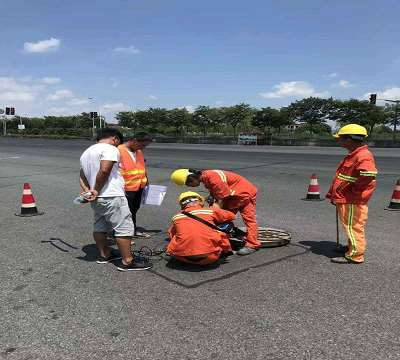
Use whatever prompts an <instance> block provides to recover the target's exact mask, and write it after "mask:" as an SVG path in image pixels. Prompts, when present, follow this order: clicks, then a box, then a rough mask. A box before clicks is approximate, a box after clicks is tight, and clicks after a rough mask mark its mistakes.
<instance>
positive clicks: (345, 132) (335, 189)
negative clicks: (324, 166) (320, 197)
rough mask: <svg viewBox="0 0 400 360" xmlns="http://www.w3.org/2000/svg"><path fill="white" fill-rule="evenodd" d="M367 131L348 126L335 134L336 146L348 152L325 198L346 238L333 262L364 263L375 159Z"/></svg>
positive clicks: (375, 171) (373, 187)
mask: <svg viewBox="0 0 400 360" xmlns="http://www.w3.org/2000/svg"><path fill="white" fill-rule="evenodd" d="M367 136H368V134H367V129H366V128H365V127H363V126H360V125H357V124H349V125H346V126H343V127H342V128H341V129H339V131H338V133H337V134H335V135H334V137H335V138H337V140H338V142H339V145H340V146H341V147H344V148H345V149H347V151H348V152H349V153H348V155H347V156H345V158H344V159H343V161H342V162H341V163H340V164H339V167H338V169H337V170H336V176H335V178H334V179H333V182H332V185H331V187H330V189H329V192H328V194H327V195H326V197H327V198H328V199H330V200H331V202H332V204H334V205H336V211H337V213H338V216H339V219H340V221H341V223H342V225H343V227H344V229H345V231H346V234H347V237H348V246H347V247H345V251H344V254H343V257H335V258H333V259H331V261H332V262H335V263H340V264H349V263H351V264H361V263H363V262H364V253H365V248H366V240H365V233H364V227H365V224H366V223H367V219H368V205H367V203H368V201H369V199H370V198H371V196H372V194H373V192H374V191H375V188H376V175H377V173H378V172H377V170H376V166H375V160H374V156H373V155H372V153H371V152H370V151H369V149H368V146H367V145H366V144H365V143H364V141H365V138H366V137H367Z"/></svg>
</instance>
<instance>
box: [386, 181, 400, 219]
mask: <svg viewBox="0 0 400 360" xmlns="http://www.w3.org/2000/svg"><path fill="white" fill-rule="evenodd" d="M385 210H392V211H399V210H400V179H398V180H397V182H396V185H395V187H394V190H393V195H392V198H391V200H390V204H389V205H388V206H387V207H386V208H385Z"/></svg>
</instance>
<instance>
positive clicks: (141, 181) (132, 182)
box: [118, 132, 153, 238]
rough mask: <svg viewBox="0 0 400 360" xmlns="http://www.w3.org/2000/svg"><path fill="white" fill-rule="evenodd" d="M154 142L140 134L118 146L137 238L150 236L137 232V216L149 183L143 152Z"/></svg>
mask: <svg viewBox="0 0 400 360" xmlns="http://www.w3.org/2000/svg"><path fill="white" fill-rule="evenodd" d="M152 141H153V138H152V137H151V136H150V135H149V134H147V133H145V132H140V133H137V134H136V135H132V136H124V143H123V144H121V145H119V146H118V150H119V153H120V155H121V158H120V162H119V167H120V172H121V175H122V176H123V178H124V181H125V195H126V198H127V200H128V205H129V209H130V211H131V214H132V220H133V224H134V225H135V237H142V238H148V237H150V235H149V234H147V233H145V232H141V231H138V230H137V226H136V214H137V212H138V210H139V208H140V204H141V200H142V194H143V189H144V188H145V187H146V185H147V183H148V179H147V174H146V163H145V159H144V156H143V152H142V150H143V149H144V148H145V147H146V146H147V145H149V144H150V143H151V142H152Z"/></svg>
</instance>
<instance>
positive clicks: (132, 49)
mask: <svg viewBox="0 0 400 360" xmlns="http://www.w3.org/2000/svg"><path fill="white" fill-rule="evenodd" d="M113 51H114V52H118V53H124V54H140V52H141V51H140V50H139V49H138V48H136V47H135V46H133V45H131V46H128V47H123V46H118V47H116V48H114V49H113Z"/></svg>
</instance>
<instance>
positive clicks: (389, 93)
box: [362, 87, 400, 101]
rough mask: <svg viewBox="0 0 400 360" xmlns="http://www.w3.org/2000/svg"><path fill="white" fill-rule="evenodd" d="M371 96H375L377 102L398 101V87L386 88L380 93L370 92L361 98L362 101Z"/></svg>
mask: <svg viewBox="0 0 400 360" xmlns="http://www.w3.org/2000/svg"><path fill="white" fill-rule="evenodd" d="M371 94H377V98H378V101H379V100H382V99H387V100H400V87H392V88H387V89H386V90H382V91H371V92H368V93H366V94H364V95H363V96H362V99H364V100H367V99H369V96H370V95H371Z"/></svg>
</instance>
